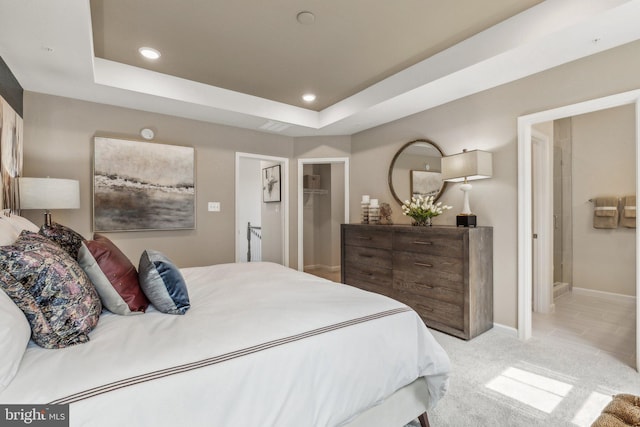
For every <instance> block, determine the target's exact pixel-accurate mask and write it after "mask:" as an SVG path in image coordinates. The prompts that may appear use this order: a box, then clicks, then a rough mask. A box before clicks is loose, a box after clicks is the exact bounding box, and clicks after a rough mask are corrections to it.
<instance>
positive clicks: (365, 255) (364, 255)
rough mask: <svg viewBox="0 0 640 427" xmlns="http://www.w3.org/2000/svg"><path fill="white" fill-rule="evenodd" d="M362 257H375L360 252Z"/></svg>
mask: <svg viewBox="0 0 640 427" xmlns="http://www.w3.org/2000/svg"><path fill="white" fill-rule="evenodd" d="M360 258H373V255H367V254H360Z"/></svg>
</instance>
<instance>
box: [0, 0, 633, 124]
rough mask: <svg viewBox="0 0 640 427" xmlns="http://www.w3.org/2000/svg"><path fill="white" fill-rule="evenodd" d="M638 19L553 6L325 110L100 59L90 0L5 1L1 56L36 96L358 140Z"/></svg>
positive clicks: (620, 8)
mask: <svg viewBox="0 0 640 427" xmlns="http://www.w3.org/2000/svg"><path fill="white" fill-rule="evenodd" d="M129 1H134V0H129ZM136 1H137V0H136ZM174 3H176V4H180V5H183V4H184V3H182V2H174ZM220 3H221V4H223V3H224V2H220ZM262 3H264V4H265V5H268V3H267V2H262ZM487 3H491V2H487ZM483 4H484V3H483ZM363 13H366V11H363ZM490 15H491V14H490ZM494 15H495V14H494ZM494 15H492V16H494ZM482 19H485V21H482V22H487V21H486V19H487V17H486V16H484V17H483V18H482ZM639 22H640V0H546V1H544V2H542V3H540V4H538V5H536V6H534V7H532V8H530V9H527V10H526V11H524V12H522V13H520V14H518V15H515V16H513V17H511V18H508V19H507V20H505V21H502V22H500V23H498V24H497V25H494V26H493V27H491V28H489V29H487V30H484V31H482V32H480V33H478V34H476V35H473V36H471V37H470V38H467V39H466V40H464V41H461V42H459V43H457V44H455V45H453V46H451V47H449V48H446V49H444V50H440V49H436V50H437V51H438V53H435V54H433V55H432V56H430V57H428V58H426V59H424V60H421V61H420V62H417V63H415V64H414V65H411V66H408V67H407V68H405V69H403V70H401V71H399V72H397V73H395V74H393V75H390V76H388V77H386V78H384V79H383V80H380V81H378V82H376V83H372V84H371V85H369V86H367V87H365V88H363V89H361V90H359V91H358V92H356V93H354V94H352V95H349V96H347V97H346V98H344V99H341V100H338V101H337V102H335V103H334V104H332V105H330V106H328V107H326V108H323V109H321V110H320V111H314V110H312V109H306V108H301V107H299V106H296V105H291V104H286V103H284V102H279V101H275V100H273V99H267V98H265V97H258V96H255V95H251V94H248V93H242V92H240V91H237V90H230V89H225V88H222V87H217V86H212V85H210V84H206V83H200V82H197V81H195V80H187V79H185V78H180V77H175V76H171V75H169V74H161V73H159V72H157V71H151V70H148V69H144V68H139V67H136V66H132V65H126V64H124V63H121V62H116V61H112V60H108V59H104V58H97V57H95V56H94V47H93V38H92V37H93V36H92V34H93V33H92V23H91V12H90V7H89V0H55V1H53V0H22V1H15V0H0V56H1V57H2V58H3V59H4V60H5V62H6V63H7V64H8V65H9V67H10V68H11V70H12V71H13V73H14V74H15V76H16V77H17V79H18V81H19V82H20V84H21V85H22V86H23V87H24V89H25V90H29V91H33V92H41V93H47V94H52V95H58V96H64V97H69V98H77V99H82V100H87V101H93V102H99V103H104V104H111V105H117V106H122V107H128V108H134V109H140V110H145V111H152V112H157V113H163V114H169V115H174V116H179V117H185V118H191V119H196V120H203V121H208V122H214V123H221V124H228V125H232V126H238V127H244V128H250V129H256V130H261V127H262V130H264V131H268V132H273V131H275V130H276V129H277V130H278V131H279V132H280V133H281V134H284V135H290V136H305V135H350V134H353V133H356V132H359V131H362V130H365V129H368V128H371V127H374V126H378V125H381V124H383V123H387V122H389V121H392V120H396V119H398V118H401V117H405V116H407V115H410V114H414V113H416V112H419V111H422V110H425V109H428V108H432V107H434V106H437V105H441V104H443V103H446V102H449V101H452V100H455V99H458V98H460V97H463V96H467V95H470V94H473V93H476V92H479V91H482V90H485V89H489V88H491V87H495V86H497V85H500V84H504V83H507V82H510V81H513V80H516V79H519V78H522V77H525V76H528V75H531V74H533V73H536V72H539V71H543V70H545V69H548V68H551V67H554V66H557V65H560V64H563V63H566V62H569V61H573V60H575V59H579V58H581V57H584V56H588V55H592V54H595V53H597V52H600V51H603V50H606V49H610V48H612V47H615V46H619V45H621V44H624V43H628V42H631V41H634V40H638V39H640V25H639V24H638V23H639ZM239 25H243V23H239ZM314 25H315V24H314ZM464 25H465V26H468V25H471V24H466V23H465V24H464ZM476 25H481V24H476ZM327 31H330V29H328V30H327ZM227 41H228V43H229V44H231V45H233V43H234V42H233V40H232V39H231V38H229V39H228V40H227ZM436 47H437V46H435V47H434V45H432V44H431V45H427V46H426V48H425V51H428V50H429V49H435V48H436ZM440 47H441V48H442V47H444V45H442V42H441V41H440ZM136 48H137V47H136ZM258 71H259V70H258ZM333 79H335V77H334V78H333ZM368 81H371V79H369V80H368ZM356 83H357V82H356ZM356 86H357V85H356ZM247 92H248V91H247ZM342 93H349V89H346V91H344V90H343V92H342ZM264 96H266V95H264ZM272 97H273V96H272ZM339 98H340V96H338V97H337V98H335V99H339ZM141 125H142V124H141ZM145 125H147V124H145Z"/></svg>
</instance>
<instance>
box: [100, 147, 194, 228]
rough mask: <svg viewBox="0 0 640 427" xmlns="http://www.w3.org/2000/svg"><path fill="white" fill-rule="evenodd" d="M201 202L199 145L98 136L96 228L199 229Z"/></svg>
mask: <svg viewBox="0 0 640 427" xmlns="http://www.w3.org/2000/svg"><path fill="white" fill-rule="evenodd" d="M195 206H196V192H195V150H194V149H193V147H181V146H177V145H166V144H156V143H152V142H142V141H130V140H125V139H115V138H102V137H96V138H95V140H94V159H93V229H94V230H95V231H141V230H182V229H194V228H195V226H196V216H195V215H196V211H195Z"/></svg>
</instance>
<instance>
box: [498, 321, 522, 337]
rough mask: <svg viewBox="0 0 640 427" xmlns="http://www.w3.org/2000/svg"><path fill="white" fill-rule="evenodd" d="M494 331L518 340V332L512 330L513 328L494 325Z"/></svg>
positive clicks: (514, 329)
mask: <svg viewBox="0 0 640 427" xmlns="http://www.w3.org/2000/svg"><path fill="white" fill-rule="evenodd" d="M493 329H495V330H496V332H500V333H501V334H505V335H509V336H512V337H516V338H517V337H518V330H517V329H516V328H512V327H511V326H506V325H502V324H500V323H494V324H493Z"/></svg>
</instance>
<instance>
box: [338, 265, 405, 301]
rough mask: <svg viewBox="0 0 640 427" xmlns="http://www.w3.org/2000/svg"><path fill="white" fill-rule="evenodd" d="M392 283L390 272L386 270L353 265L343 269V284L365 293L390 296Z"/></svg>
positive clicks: (377, 267)
mask: <svg viewBox="0 0 640 427" xmlns="http://www.w3.org/2000/svg"><path fill="white" fill-rule="evenodd" d="M392 281H393V276H392V272H391V270H390V269H387V268H382V267H379V266H371V265H364V264H355V263H354V264H347V265H346V266H345V267H344V283H345V284H346V285H351V286H355V287H356V288H360V289H364V290H366V291H371V292H376V293H379V294H383V295H389V296H390V295H391V294H392V293H393V286H392Z"/></svg>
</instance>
